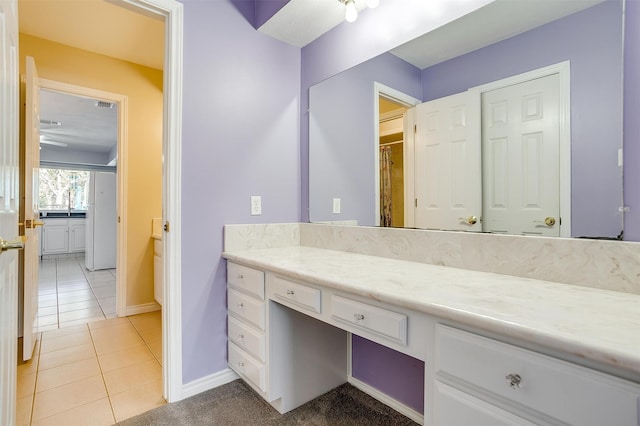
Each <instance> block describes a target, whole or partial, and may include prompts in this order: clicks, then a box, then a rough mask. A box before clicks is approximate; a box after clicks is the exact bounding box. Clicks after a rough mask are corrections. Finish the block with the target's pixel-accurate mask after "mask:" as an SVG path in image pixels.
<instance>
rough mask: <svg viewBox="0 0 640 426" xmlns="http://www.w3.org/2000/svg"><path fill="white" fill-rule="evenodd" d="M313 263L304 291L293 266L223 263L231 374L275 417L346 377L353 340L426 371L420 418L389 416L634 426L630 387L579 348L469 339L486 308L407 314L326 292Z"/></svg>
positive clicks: (378, 301)
mask: <svg viewBox="0 0 640 426" xmlns="http://www.w3.org/2000/svg"><path fill="white" fill-rule="evenodd" d="M312 254H314V255H316V256H315V258H317V257H318V253H317V252H313V253H312ZM332 255H333V254H329V255H328V256H332ZM250 256H257V255H255V254H251V255H250ZM274 258H276V259H279V258H280V257H274ZM313 259H314V258H312V257H311V256H309V257H308V258H305V259H304V262H302V261H301V262H300V263H301V264H302V265H304V267H305V268H309V273H308V276H309V277H310V278H309V281H312V282H306V281H304V280H303V279H301V276H302V275H303V274H302V273H301V272H300V271H301V269H300V268H299V269H297V270H292V271H291V273H288V272H289V270H288V269H286V268H285V267H282V266H281V267H279V268H277V269H276V270H277V271H278V272H277V273H276V272H273V271H271V270H270V269H269V267H268V266H270V265H271V263H266V265H267V266H265V268H264V271H263V270H260V269H261V268H259V267H256V266H255V265H256V263H250V262H248V263H249V264H250V265H254V266H251V267H248V266H244V265H241V264H239V263H237V262H242V261H243V260H244V259H243V258H242V257H240V258H234V259H233V261H231V260H229V261H228V264H227V275H228V299H227V300H228V312H229V315H228V330H229V335H228V349H229V367H230V368H231V369H233V370H234V371H235V372H236V373H238V374H239V375H240V377H242V378H243V379H244V380H245V381H246V382H247V383H248V384H249V385H250V386H252V387H253V388H254V389H255V390H256V391H257V392H258V393H259V394H260V395H261V396H262V397H263V398H264V399H265V400H266V401H267V402H269V403H270V404H271V405H272V406H274V407H275V408H276V409H277V410H278V411H279V412H280V413H285V412H287V411H289V410H291V409H294V408H296V407H298V406H300V405H301V404H303V403H305V402H307V401H309V400H311V399H313V398H315V397H317V396H319V395H321V394H323V393H324V392H326V391H328V390H330V389H333V388H334V387H336V386H338V385H340V384H342V383H344V382H346V381H347V380H348V371H349V366H348V365H347V364H348V362H349V358H348V356H349V355H348V353H349V350H348V345H349V343H348V342H349V340H350V337H351V336H350V333H351V334H355V335H358V336H361V337H364V338H366V339H369V340H372V341H374V342H377V343H379V344H381V345H384V346H386V347H388V348H391V349H394V350H396V351H399V352H402V353H404V354H407V355H410V356H412V357H414V358H417V359H419V360H422V361H424V362H425V383H424V386H425V389H424V394H425V405H424V406H425V412H424V413H415V411H413V412H412V410H411V409H410V408H408V407H401V406H400V407H399V405H401V404H399V405H396V407H394V408H396V409H399V410H405V409H406V410H405V411H403V412H404V413H405V414H407V415H408V416H410V417H412V418H413V419H414V420H418V421H420V420H422V419H421V418H420V414H424V419H423V420H424V424H426V425H429V426H450V425H452V426H458V425H474V426H475V425H480V426H482V425H487V426H494V425H505V426H506V425H580V426H583V425H584V426H591V425H593V426H600V425H616V426H618V425H620V426H638V425H640V417H639V414H638V412H639V410H640V384H639V383H637V382H635V381H631V380H624V379H622V378H619V377H615V376H612V375H610V374H605V373H602V372H600V371H596V370H594V369H593V368H598V365H599V364H600V363H603V361H602V360H599V361H598V360H590V361H588V362H585V361H584V356H583V355H582V354H583V353H584V352H585V351H589V350H591V349H590V347H589V346H587V347H585V348H581V349H580V350H582V351H583V352H580V351H579V350H576V351H575V352H574V350H573V349H572V348H571V347H570V346H567V345H564V344H562V343H558V344H556V345H555V346H553V345H552V346H545V347H548V348H549V349H548V351H547V350H545V351H544V352H546V353H539V352H535V351H533V350H531V349H525V348H523V347H521V346H528V347H529V348H532V347H533V348H536V349H537V350H540V349H539V348H540V347H541V346H539V345H533V344H532V343H531V342H529V341H528V340H527V336H526V335H523V337H522V339H520V337H518V336H517V335H516V334H513V333H511V334H510V335H509V336H511V337H505V336H504V335H503V333H500V332H498V331H493V332H487V334H488V335H491V336H492V337H487V336H483V335H479V334H477V333H475V332H470V331H469V330H470V329H472V330H480V329H482V328H481V327H479V326H480V325H482V324H485V325H486V323H483V322H482V321H492V320H491V318H490V317H491V315H488V314H486V312H485V311H483V312H484V313H485V315H484V316H483V315H477V316H476V317H474V319H472V320H469V321H466V322H465V321H456V320H455V319H452V318H451V312H450V309H451V308H449V307H448V305H447V302H446V301H444V299H440V302H439V303H438V305H437V310H436V311H428V310H424V311H423V310H412V309H409V308H408V307H407V306H408V304H407V302H406V300H405V299H403V296H402V294H401V291H398V292H395V293H393V297H391V298H389V300H387V301H384V298H383V297H380V293H376V292H375V291H373V290H367V292H366V294H364V292H363V291H362V290H361V289H362V288H363V287H362V282H360V285H359V286H355V285H354V286H353V287H350V284H349V280H348V279H345V278H344V277H343V276H341V275H339V274H338V273H336V272H335V271H333V270H331V271H328V272H327V275H331V278H332V279H333V280H334V281H329V280H328V279H327V281H326V285H325V283H324V281H323V279H322V276H321V275H319V274H318V272H317V271H318V269H319V268H320V266H318V263H314V261H313ZM254 262H255V259H254ZM272 262H274V261H273V260H272ZM353 262H355V261H354V260H352V263H349V265H350V267H353V266H352V265H353V264H354V263H353ZM283 263H285V262H283ZM257 264H260V263H257ZM403 266H405V267H406V264H403ZM274 269H275V268H274ZM390 270H393V268H390ZM305 271H306V270H305ZM438 273H442V271H441V270H440V269H439V270H438ZM356 279H357V278H356ZM388 279H389V282H392V281H393V280H394V279H396V278H395V277H394V276H393V275H391V273H390V275H389V278H388ZM320 283H322V284H320ZM442 285H446V284H444V283H443V284H442ZM456 295H457V294H456ZM492 327H494V328H492ZM485 329H486V330H492V329H495V324H494V323H493V322H490V323H489V327H486V328H485ZM523 329H524V328H523ZM529 330H530V332H531V333H533V332H534V331H532V329H529ZM478 332H480V331H478ZM554 336H555V335H552V337H554ZM569 343H571V341H570V342H569ZM587 354H588V352H587ZM558 356H559V357H562V358H563V359H562V360H561V359H558V358H557V357H558ZM567 360H568V361H567ZM569 361H571V362H569ZM578 364H584V365H589V366H590V367H593V368H588V367H586V366H584V365H578ZM390 368H392V366H390ZM603 369H604V370H605V371H616V370H611V369H607V368H603ZM623 377H624V376H623ZM630 377H633V376H630ZM398 407H399V408H398ZM414 414H417V415H414Z"/></svg>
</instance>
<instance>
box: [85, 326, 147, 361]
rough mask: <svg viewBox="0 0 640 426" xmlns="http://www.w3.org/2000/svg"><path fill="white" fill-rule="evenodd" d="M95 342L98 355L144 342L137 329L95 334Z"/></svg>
mask: <svg viewBox="0 0 640 426" xmlns="http://www.w3.org/2000/svg"><path fill="white" fill-rule="evenodd" d="M93 344H94V345H95V348H96V353H97V354H98V355H106V354H109V353H112V352H117V351H121V350H124V349H126V348H130V347H132V346H137V345H141V344H144V340H142V337H140V335H139V334H138V333H136V332H135V331H121V332H119V333H117V334H113V335H111V334H108V335H101V336H99V337H98V336H95V335H94V336H93Z"/></svg>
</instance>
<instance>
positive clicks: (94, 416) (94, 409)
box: [33, 398, 115, 426]
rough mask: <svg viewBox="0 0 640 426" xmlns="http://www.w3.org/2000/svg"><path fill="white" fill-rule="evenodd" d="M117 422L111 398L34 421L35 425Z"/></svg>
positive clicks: (84, 425)
mask: <svg viewBox="0 0 640 426" xmlns="http://www.w3.org/2000/svg"><path fill="white" fill-rule="evenodd" d="M114 423H115V419H114V417H113V412H112V411H111V404H110V403H109V398H102V399H99V400H97V401H94V402H90V403H88V404H85V405H81V406H80V407H76V408H72V409H71V410H67V411H64V412H62V413H59V414H56V415H53V416H50V417H47V418H44V419H42V420H38V421H35V422H33V426H61V425H64V426H109V425H112V424H114Z"/></svg>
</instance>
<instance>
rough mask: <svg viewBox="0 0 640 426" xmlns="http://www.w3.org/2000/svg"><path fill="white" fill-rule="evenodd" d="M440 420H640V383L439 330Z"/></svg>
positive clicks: (441, 327) (591, 422) (437, 396)
mask: <svg viewBox="0 0 640 426" xmlns="http://www.w3.org/2000/svg"><path fill="white" fill-rule="evenodd" d="M434 364H435V371H436V381H435V384H434V406H433V407H434V408H433V410H434V424H436V425H447V424H474V425H488V426H489V425H491V426H493V425H497V424H538V425H540V424H548V425H557V424H570V425H585V426H587V425H594V426H597V425H605V424H611V425H613V424H615V425H637V424H638V420H639V419H638V404H639V401H640V400H639V397H640V387H639V386H638V385H637V384H632V383H631V382H627V381H624V380H621V379H618V378H616V377H613V376H610V375H607V374H603V373H600V372H596V371H593V370H591V369H588V368H584V367H581V366H578V365H575V364H572V363H569V362H565V361H561V360H559V359H556V358H553V357H550V356H546V355H542V354H539V353H536V352H533V351H530V350H526V349H522V348H519V347H517V346H513V345H510V344H506V343H503V342H499V341H496V340H493V339H489V338H486V337H483V336H478V335H476V334H473V333H469V332H466V331H462V330H459V329H456V328H452V327H448V326H444V325H438V326H437V327H436V341H435V357H434Z"/></svg>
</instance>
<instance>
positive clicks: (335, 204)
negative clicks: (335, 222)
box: [333, 198, 340, 214]
mask: <svg viewBox="0 0 640 426" xmlns="http://www.w3.org/2000/svg"><path fill="white" fill-rule="evenodd" d="M339 213H340V198H334V199H333V214H339Z"/></svg>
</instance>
